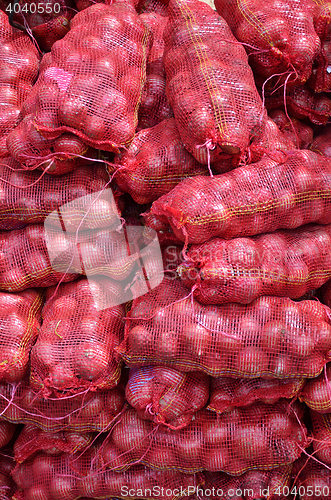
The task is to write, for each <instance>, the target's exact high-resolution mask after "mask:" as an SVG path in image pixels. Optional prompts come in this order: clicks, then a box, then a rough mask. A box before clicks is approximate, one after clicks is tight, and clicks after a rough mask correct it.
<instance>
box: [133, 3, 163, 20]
mask: <svg viewBox="0 0 331 500" xmlns="http://www.w3.org/2000/svg"><path fill="white" fill-rule="evenodd" d="M168 3H169V2H168V0H139V2H138V5H137V6H136V9H137V12H138V13H139V14H151V13H155V14H159V15H163V16H164V17H166V16H167V12H168V9H167V7H168Z"/></svg>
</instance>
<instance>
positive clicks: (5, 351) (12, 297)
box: [0, 290, 42, 384]
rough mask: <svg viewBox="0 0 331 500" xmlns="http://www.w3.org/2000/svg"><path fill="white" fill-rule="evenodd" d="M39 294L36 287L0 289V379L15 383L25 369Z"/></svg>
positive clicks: (37, 321)
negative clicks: (22, 289) (17, 291)
mask: <svg viewBox="0 0 331 500" xmlns="http://www.w3.org/2000/svg"><path fill="white" fill-rule="evenodd" d="M41 306H42V295H41V294H40V293H38V292H37V291H36V290H25V291H24V292H21V293H16V294H11V293H5V292H0V311H1V312H0V380H1V381H6V382H11V383H14V384H15V383H17V382H19V381H20V380H22V379H23V378H24V375H25V374H26V372H27V367H28V362H29V354H30V350H31V347H32V346H33V344H34V342H35V341H36V338H37V336H38V333H39V329H40V312H41Z"/></svg>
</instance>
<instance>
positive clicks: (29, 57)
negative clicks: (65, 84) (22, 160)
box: [0, 11, 39, 157]
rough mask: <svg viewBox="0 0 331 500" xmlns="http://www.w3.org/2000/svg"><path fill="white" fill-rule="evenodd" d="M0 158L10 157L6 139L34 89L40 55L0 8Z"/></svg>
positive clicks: (26, 36)
mask: <svg viewBox="0 0 331 500" xmlns="http://www.w3.org/2000/svg"><path fill="white" fill-rule="evenodd" d="M0 45H1V50H0V67H1V70H0V92H1V104H2V106H1V114H0V157H3V156H7V155H8V151H7V146H6V138H7V135H8V133H9V132H10V131H11V130H12V129H13V128H14V127H15V126H16V125H17V123H18V121H19V115H20V111H21V106H22V103H23V101H24V100H25V99H26V98H27V96H28V95H29V93H30V92H31V89H32V85H33V83H34V81H35V80H36V78H37V75H38V69H39V55H38V52H37V49H36V48H35V46H34V45H33V43H32V41H31V40H30V38H29V37H28V35H26V34H25V33H23V32H22V31H19V30H17V29H13V28H12V27H11V26H10V25H9V22H8V17H7V16H6V14H4V13H3V12H1V11H0Z"/></svg>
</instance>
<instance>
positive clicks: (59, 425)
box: [0, 382, 124, 433]
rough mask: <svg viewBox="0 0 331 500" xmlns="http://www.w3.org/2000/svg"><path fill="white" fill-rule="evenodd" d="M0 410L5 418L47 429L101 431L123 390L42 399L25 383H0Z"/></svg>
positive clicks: (115, 411) (111, 418)
mask: <svg viewBox="0 0 331 500" xmlns="http://www.w3.org/2000/svg"><path fill="white" fill-rule="evenodd" d="M0 391H1V392H0V413H1V417H2V418H4V419H6V420H7V421H8V422H14V423H24V424H33V425H34V426H37V427H39V428H40V429H42V430H43V431H46V432H48V433H50V432H58V431H63V430H65V431H71V432H75V433H77V432H105V431H106V430H108V429H109V428H110V426H111V425H112V423H113V421H114V419H115V417H116V416H117V415H118V414H119V413H120V411H121V410H122V409H123V405H124V390H123V388H122V387H116V388H114V389H111V390H109V391H105V392H100V393H93V392H88V393H87V394H86V393H83V394H78V395H77V394H76V395H74V396H73V397H69V398H68V397H67V398H60V399H58V398H48V399H44V398H43V397H41V396H40V394H39V393H37V392H35V391H33V390H32V389H31V387H30V386H29V384H28V383H26V382H25V383H21V384H20V385H19V386H18V387H15V388H14V389H13V387H12V386H11V385H10V384H1V385H0Z"/></svg>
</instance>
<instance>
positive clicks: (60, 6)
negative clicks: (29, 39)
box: [0, 0, 76, 51]
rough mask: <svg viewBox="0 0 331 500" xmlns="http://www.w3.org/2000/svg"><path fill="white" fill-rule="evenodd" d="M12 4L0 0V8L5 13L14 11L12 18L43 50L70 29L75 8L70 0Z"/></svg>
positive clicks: (50, 46) (28, 1) (48, 48)
mask: <svg viewBox="0 0 331 500" xmlns="http://www.w3.org/2000/svg"><path fill="white" fill-rule="evenodd" d="M18 5H19V7H14V5H13V4H12V3H11V2H9V1H8V0H1V2H0V9H1V10H2V11H4V12H6V13H7V14H10V13H11V12H14V13H15V14H14V17H13V20H14V22H15V23H19V24H20V25H21V26H23V27H25V28H26V29H27V31H28V33H31V34H32V36H33V37H34V39H35V40H36V41H37V43H38V45H39V47H40V49H41V50H43V51H48V50H51V48H52V45H53V43H55V42H56V41H57V40H60V39H61V38H63V37H64V35H66V34H67V33H68V31H69V29H70V20H71V19H72V18H73V17H74V15H75V12H76V9H75V4H74V2H73V1H72V0H50V1H48V0H47V1H43V2H38V3H37V4H36V3H35V2H32V1H31V0H27V1H25V2H24V4H18Z"/></svg>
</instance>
